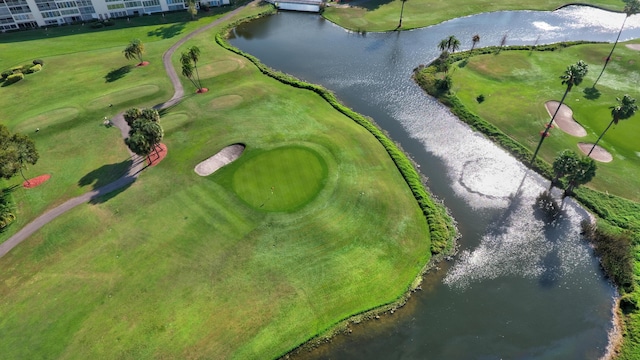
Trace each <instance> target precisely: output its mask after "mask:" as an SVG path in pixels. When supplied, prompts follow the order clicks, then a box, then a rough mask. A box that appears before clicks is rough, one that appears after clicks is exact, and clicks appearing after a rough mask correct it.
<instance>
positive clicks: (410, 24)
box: [322, 0, 624, 31]
mask: <svg viewBox="0 0 640 360" xmlns="http://www.w3.org/2000/svg"><path fill="white" fill-rule="evenodd" d="M581 3H582V4H586V5H592V6H597V7H602V8H604V9H609V10H617V11H621V10H622V8H623V6H624V4H623V3H622V1H619V0H586V1H581ZM347 4H348V2H347ZM565 4H567V2H566V1H561V0H542V1H535V2H524V1H518V0H499V1H493V0H475V1H466V0H449V1H430V0H410V1H406V2H405V4H404V12H403V16H402V28H401V29H402V30H409V29H415V28H420V27H426V26H429V25H435V24H438V23H441V22H443V21H446V20H450V19H455V18H459V17H464V16H468V15H474V14H480V13H485V12H492V11H501V10H554V9H556V8H558V7H560V6H563V5H565ZM401 7H402V1H401V0H393V1H391V0H368V1H363V2H359V3H358V4H357V5H354V6H353V7H350V6H328V7H326V8H325V10H324V12H323V13H322V16H324V17H325V18H326V19H328V20H330V21H332V22H334V23H336V24H338V25H340V26H342V27H344V28H347V29H350V30H354V31H390V30H395V29H396V28H397V26H398V22H399V20H400V10H401Z"/></svg>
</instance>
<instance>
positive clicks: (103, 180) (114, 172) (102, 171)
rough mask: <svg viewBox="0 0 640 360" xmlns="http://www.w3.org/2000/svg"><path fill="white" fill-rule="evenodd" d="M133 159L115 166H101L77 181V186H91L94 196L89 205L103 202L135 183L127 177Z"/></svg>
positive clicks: (133, 178) (133, 179) (129, 176)
mask: <svg viewBox="0 0 640 360" xmlns="http://www.w3.org/2000/svg"><path fill="white" fill-rule="evenodd" d="M132 164H133V159H132V158H129V159H127V160H125V161H123V162H120V163H116V164H107V165H103V166H101V167H99V168H97V169H95V170H93V171H91V172H89V173H88V174H87V175H85V176H83V177H82V178H81V179H80V180H78V186H80V187H85V186H91V189H92V191H94V192H95V194H94V195H93V196H92V197H91V200H90V201H89V203H91V204H97V203H102V202H105V201H106V200H109V199H111V198H113V197H115V196H116V195H117V194H119V193H121V192H123V191H124V190H126V189H127V188H128V187H129V186H131V184H132V183H133V182H134V181H135V177H133V176H131V175H127V172H128V170H129V168H130V167H131V165H132Z"/></svg>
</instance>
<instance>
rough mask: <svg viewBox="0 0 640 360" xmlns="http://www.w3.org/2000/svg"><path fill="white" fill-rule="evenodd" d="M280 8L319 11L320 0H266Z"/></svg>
mask: <svg viewBox="0 0 640 360" xmlns="http://www.w3.org/2000/svg"><path fill="white" fill-rule="evenodd" d="M267 2H270V3H272V4H273V5H275V7H276V8H277V9H280V10H292V11H307V12H320V7H321V6H322V3H323V1H322V0H267Z"/></svg>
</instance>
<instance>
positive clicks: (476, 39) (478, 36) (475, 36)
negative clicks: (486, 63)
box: [469, 34, 480, 56]
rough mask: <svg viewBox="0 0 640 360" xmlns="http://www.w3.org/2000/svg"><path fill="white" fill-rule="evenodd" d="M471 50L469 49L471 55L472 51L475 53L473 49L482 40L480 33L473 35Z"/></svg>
mask: <svg viewBox="0 0 640 360" xmlns="http://www.w3.org/2000/svg"><path fill="white" fill-rule="evenodd" d="M471 42H472V44H471V50H469V56H471V53H473V49H475V48H476V45H477V44H478V43H479V42H480V35H478V34H475V35H473V37H472V38H471Z"/></svg>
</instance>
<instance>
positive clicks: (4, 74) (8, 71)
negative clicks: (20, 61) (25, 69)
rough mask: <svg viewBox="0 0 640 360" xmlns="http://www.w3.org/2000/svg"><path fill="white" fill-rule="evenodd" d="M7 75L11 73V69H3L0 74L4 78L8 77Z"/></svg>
mask: <svg viewBox="0 0 640 360" xmlns="http://www.w3.org/2000/svg"><path fill="white" fill-rule="evenodd" d="M9 75H13V70H5V71H3V72H2V74H1V75H0V76H2V79H6V78H8V77H9Z"/></svg>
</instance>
